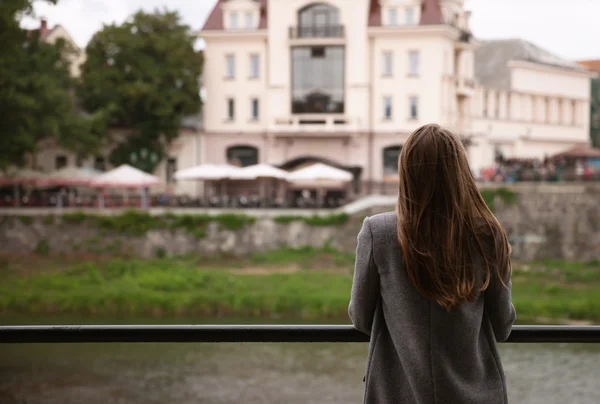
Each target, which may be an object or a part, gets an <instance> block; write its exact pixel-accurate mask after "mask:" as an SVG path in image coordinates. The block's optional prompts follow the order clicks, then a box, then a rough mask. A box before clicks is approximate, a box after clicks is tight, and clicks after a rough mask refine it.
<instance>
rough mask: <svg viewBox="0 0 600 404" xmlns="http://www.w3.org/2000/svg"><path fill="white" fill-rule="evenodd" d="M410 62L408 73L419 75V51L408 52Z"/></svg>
mask: <svg viewBox="0 0 600 404" xmlns="http://www.w3.org/2000/svg"><path fill="white" fill-rule="evenodd" d="M408 64H409V65H408V75H409V76H418V75H419V64H420V56H419V51H410V52H409V53H408Z"/></svg>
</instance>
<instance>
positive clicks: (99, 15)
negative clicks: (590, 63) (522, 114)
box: [22, 0, 600, 60]
mask: <svg viewBox="0 0 600 404" xmlns="http://www.w3.org/2000/svg"><path fill="white" fill-rule="evenodd" d="M348 1H355V0H348ZM215 3H216V0H59V1H58V5H57V6H50V5H48V4H47V3H43V2H39V3H36V4H35V11H36V14H37V16H38V17H46V18H47V19H48V24H49V26H54V25H55V24H60V25H62V26H63V27H65V28H66V29H67V31H69V33H70V34H71V36H72V37H73V39H74V40H75V42H77V44H78V45H79V46H81V47H84V46H85V45H86V44H87V42H88V41H89V39H90V38H91V37H92V35H93V34H94V32H96V31H98V30H99V29H101V28H102V24H110V23H112V22H117V23H121V22H123V21H124V20H125V19H126V18H127V17H129V16H130V15H132V14H133V13H135V12H136V11H137V10H139V9H140V8H142V9H144V10H146V11H152V10H154V9H156V8H165V7H166V8H168V9H170V10H173V9H176V10H178V11H179V13H180V15H181V16H182V17H183V20H184V22H185V23H186V24H188V25H189V26H190V27H192V29H193V30H198V29H200V28H201V27H202V25H203V23H204V21H205V20H206V18H207V16H208V13H209V12H210V10H211V9H212V7H213V6H214V4H215ZM465 4H466V8H467V9H468V10H471V11H472V12H473V16H472V19H471V28H472V30H473V33H474V34H475V36H476V37H477V38H479V39H491V38H523V39H526V40H528V41H531V42H533V43H535V44H537V45H539V46H541V47H542V48H545V49H547V50H549V51H551V52H553V53H555V54H557V55H559V56H562V57H564V58H567V59H574V60H575V59H600V24H598V22H597V21H598V16H599V15H600V0H568V1H567V0H465ZM22 25H23V26H24V27H26V28H36V27H37V26H38V25H39V22H37V21H36V20H34V19H31V18H26V19H24V20H23V22H22Z"/></svg>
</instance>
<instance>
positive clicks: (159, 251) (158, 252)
mask: <svg viewBox="0 0 600 404" xmlns="http://www.w3.org/2000/svg"><path fill="white" fill-rule="evenodd" d="M154 256H155V257H156V258H158V259H163V258H165V257H166V256H167V250H166V249H165V248H164V247H156V248H155V249H154Z"/></svg>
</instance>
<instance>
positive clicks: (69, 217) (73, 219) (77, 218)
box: [62, 212, 88, 224]
mask: <svg viewBox="0 0 600 404" xmlns="http://www.w3.org/2000/svg"><path fill="white" fill-rule="evenodd" d="M87 218H88V215H86V214H85V213H84V212H73V213H65V214H64V215H62V221H63V222H64V223H68V224H82V223H83V222H85V221H86V219H87Z"/></svg>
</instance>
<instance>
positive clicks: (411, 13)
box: [404, 8, 415, 25]
mask: <svg viewBox="0 0 600 404" xmlns="http://www.w3.org/2000/svg"><path fill="white" fill-rule="evenodd" d="M404 23H405V24H406V25H413V24H414V23H415V10H414V9H412V8H407V9H406V13H405V14H404Z"/></svg>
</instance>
